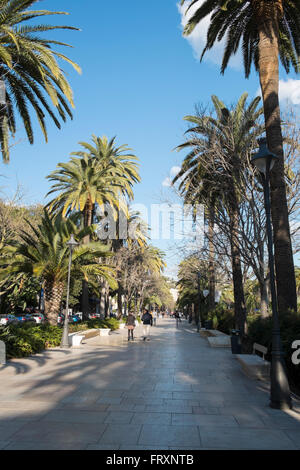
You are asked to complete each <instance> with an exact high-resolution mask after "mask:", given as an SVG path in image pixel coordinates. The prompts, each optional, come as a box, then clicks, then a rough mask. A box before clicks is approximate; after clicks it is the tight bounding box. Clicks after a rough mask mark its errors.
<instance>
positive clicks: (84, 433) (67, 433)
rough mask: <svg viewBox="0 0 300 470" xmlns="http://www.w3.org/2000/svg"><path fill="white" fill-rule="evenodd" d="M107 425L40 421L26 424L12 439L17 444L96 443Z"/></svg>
mask: <svg viewBox="0 0 300 470" xmlns="http://www.w3.org/2000/svg"><path fill="white" fill-rule="evenodd" d="M106 427H107V424H102V423H97V424H91V423H85V424H84V426H83V424H82V423H62V422H51V421H40V422H35V423H28V424H25V425H24V426H23V427H22V428H21V429H20V430H18V431H17V432H16V433H15V434H14V435H13V436H12V439H13V440H14V441H15V442H17V441H19V442H24V441H29V442H30V441H34V440H35V439H36V440H37V441H39V442H40V443H42V442H49V443H51V442H52V443H59V442H61V441H62V442H66V443H75V442H81V443H84V442H85V443H91V444H92V443H96V442H98V441H99V439H100V437H101V436H102V434H103V432H104V431H105V429H106Z"/></svg>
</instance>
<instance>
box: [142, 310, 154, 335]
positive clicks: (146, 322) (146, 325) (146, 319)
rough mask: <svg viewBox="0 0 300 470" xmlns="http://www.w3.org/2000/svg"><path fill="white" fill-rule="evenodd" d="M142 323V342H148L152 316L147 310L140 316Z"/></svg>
mask: <svg viewBox="0 0 300 470" xmlns="http://www.w3.org/2000/svg"><path fill="white" fill-rule="evenodd" d="M142 322H143V341H146V339H147V340H148V341H149V340H150V326H152V324H153V320H152V315H151V314H150V313H149V311H148V310H147V309H145V310H144V314H143V316H142Z"/></svg>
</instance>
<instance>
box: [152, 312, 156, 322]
mask: <svg viewBox="0 0 300 470" xmlns="http://www.w3.org/2000/svg"><path fill="white" fill-rule="evenodd" d="M152 317H153V325H154V326H156V319H157V311H156V310H153V312H152Z"/></svg>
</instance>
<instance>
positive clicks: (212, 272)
mask: <svg viewBox="0 0 300 470" xmlns="http://www.w3.org/2000/svg"><path fill="white" fill-rule="evenodd" d="M208 223H209V226H208V240H209V242H208V243H209V266H208V272H209V299H208V305H209V310H213V309H214V308H215V293H216V275H215V248H214V243H213V237H214V224H215V210H214V206H210V207H209V219H208Z"/></svg>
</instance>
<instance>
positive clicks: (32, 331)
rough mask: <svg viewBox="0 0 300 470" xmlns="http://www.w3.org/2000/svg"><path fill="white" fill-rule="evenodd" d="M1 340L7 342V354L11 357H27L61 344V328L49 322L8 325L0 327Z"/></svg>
mask: <svg viewBox="0 0 300 470" xmlns="http://www.w3.org/2000/svg"><path fill="white" fill-rule="evenodd" d="M0 340H2V341H4V342H5V345H6V354H7V357H8V358H9V359H10V358H20V357H26V356H29V355H31V354H36V353H39V352H41V351H43V350H44V349H46V348H49V347H55V346H59V344H60V342H61V328H59V327H57V326H51V325H48V324H44V325H35V324H31V323H25V324H23V325H8V326H7V327H3V326H1V327H0Z"/></svg>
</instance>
